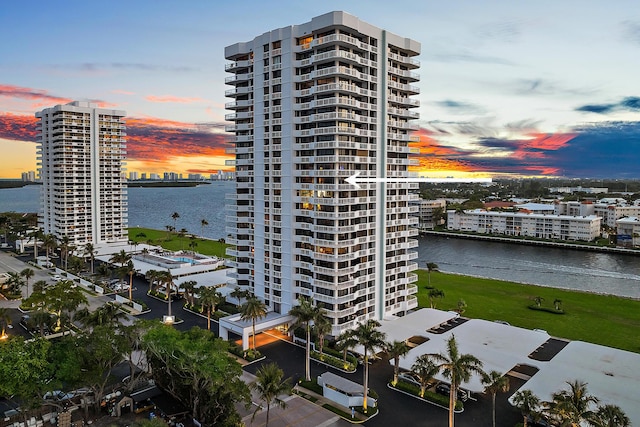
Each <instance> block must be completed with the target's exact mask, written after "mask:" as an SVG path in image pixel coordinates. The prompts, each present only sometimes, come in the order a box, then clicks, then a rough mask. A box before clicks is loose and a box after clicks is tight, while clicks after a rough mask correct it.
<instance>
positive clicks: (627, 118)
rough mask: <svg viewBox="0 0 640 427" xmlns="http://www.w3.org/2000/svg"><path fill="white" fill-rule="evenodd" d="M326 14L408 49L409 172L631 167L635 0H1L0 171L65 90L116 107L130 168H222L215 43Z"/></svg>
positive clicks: (25, 163)
mask: <svg viewBox="0 0 640 427" xmlns="http://www.w3.org/2000/svg"><path fill="white" fill-rule="evenodd" d="M614 5H615V6H614ZM332 10H345V11H346V12H349V13H351V14H353V15H356V16H358V17H359V18H360V19H362V20H365V21H367V22H369V23H371V24H373V25H376V26H379V27H382V28H385V29H387V30H389V31H391V32H394V33H396V34H399V35H402V36H405V37H410V38H412V39H415V40H417V41H419V42H420V43H421V44H422V54H421V55H420V57H419V58H418V59H419V60H420V61H421V63H422V66H421V68H420V69H419V70H418V72H419V74H420V76H421V81H420V82H418V83H417V85H418V86H419V87H420V89H421V93H420V95H418V96H417V99H419V100H420V102H421V107H420V109H419V113H420V117H421V118H420V120H419V122H418V124H419V125H420V131H419V135H420V137H421V140H420V142H419V143H417V144H416V146H418V147H420V151H421V152H420V155H419V160H420V168H419V169H420V171H421V172H422V173H423V174H427V175H430V176H435V175H458V176H463V175H465V174H466V175H474V174H476V173H481V174H485V176H486V174H488V175H489V176H494V177H498V176H505V175H506V176H523V175H524V176H549V177H554V176H565V177H594V178H603V177H607V178H640V78H639V77H638V76H639V75H640V74H639V70H640V8H639V7H638V5H637V1H636V0H618V1H616V2H615V3H612V2H610V1H590V0H582V1H578V0H575V1H573V0H562V1H558V0H552V1H547V0H541V1H536V2H514V1H508V0H497V1H475V0H469V1H460V0H452V1H446V2H445V1H417V0H416V1H404V0H396V1H393V2H379V1H371V0H361V1H345V0H342V1H334V0H325V1H322V2H299V1H289V0H286V1H277V2H267V1H254V0H245V1H243V2H218V1H204V0H202V1H195V0H194V1H189V2H180V1H127V2H125V1H119V0H112V1H110V2H107V3H104V2H92V1H64V2H35V3H34V2H31V3H30V2H15V1H14V2H4V3H3V5H2V12H0V36H2V43H1V47H0V154H1V155H0V178H18V177H20V174H21V173H22V172H24V171H28V170H35V169H36V144H35V142H34V140H35V118H34V113H35V112H36V111H38V110H41V109H42V108H46V107H50V106H54V105H56V104H60V103H66V102H69V101H71V100H95V101H96V102H101V103H102V104H103V105H106V106H109V107H110V108H116V109H122V110H125V111H126V112H127V133H128V142H127V150H128V159H127V169H128V170H129V171H139V172H156V173H160V174H162V172H165V171H174V172H179V173H185V174H186V173H202V174H206V175H208V174H209V173H215V172H216V171H218V170H219V169H228V168H225V166H224V161H225V159H226V158H229V157H225V154H224V152H225V151H224V150H225V148H226V147H229V141H230V139H231V137H230V135H229V134H226V133H225V132H224V125H225V122H224V115H225V110H224V103H225V102H228V101H230V99H226V98H225V97H224V91H225V89H229V88H230V87H228V86H227V87H225V85H224V78H225V77H226V73H225V72H224V64H225V62H226V61H225V59H224V47H225V46H227V45H230V44H233V43H236V42H239V41H247V40H250V39H253V37H255V36H256V35H259V34H262V33H264V32H266V31H269V30H272V29H275V28H279V27H284V26H287V25H292V24H301V23H304V22H307V21H309V20H310V19H311V18H312V17H314V16H317V15H320V14H323V13H326V12H329V11H332ZM227 156H228V155H227Z"/></svg>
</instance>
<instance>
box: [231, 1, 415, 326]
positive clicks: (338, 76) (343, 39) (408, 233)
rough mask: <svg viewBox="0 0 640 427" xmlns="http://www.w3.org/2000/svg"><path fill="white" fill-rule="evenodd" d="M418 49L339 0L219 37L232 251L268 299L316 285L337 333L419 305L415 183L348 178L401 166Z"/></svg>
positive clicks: (274, 303) (247, 282) (280, 300)
mask: <svg viewBox="0 0 640 427" xmlns="http://www.w3.org/2000/svg"><path fill="white" fill-rule="evenodd" d="M419 53H420V44H419V43H418V42H416V41H413V40H411V39H408V38H404V37H400V36H398V35H395V34H392V33H389V32H387V31H386V30H383V29H381V28H377V27H375V26H373V25H371V24H368V23H366V22H364V21H361V20H360V19H358V18H357V17H355V16H353V15H350V14H348V13H345V12H330V13H327V14H324V15H321V16H318V17H315V18H313V19H312V20H311V21H309V22H306V23H304V24H301V25H292V26H288V27H284V28H279V29H275V30H273V31H269V32H266V33H264V34H262V35H259V36H257V37H255V38H254V39H253V40H250V41H248V42H240V43H236V44H233V45H231V46H228V47H226V49H225V58H226V59H227V60H228V61H231V62H229V63H227V65H226V67H225V69H226V71H227V72H229V73H231V75H230V76H229V77H227V78H226V83H227V84H228V85H230V86H232V88H231V89H229V90H227V91H226V96H227V97H229V98H232V100H231V102H228V103H227V104H226V108H227V109H229V110H231V111H232V113H230V114H228V115H227V116H226V119H227V120H229V121H230V122H232V124H231V125H229V126H227V131H229V132H233V133H234V134H235V139H234V144H235V147H234V148H232V149H230V151H229V153H230V154H235V160H232V161H229V163H228V164H229V165H235V174H236V175H235V177H236V189H235V192H234V193H233V194H232V195H231V196H230V197H229V198H228V205H227V208H228V211H229V212H230V214H229V216H228V219H227V223H228V227H227V233H228V239H227V243H231V244H232V245H234V247H233V248H230V249H228V251H227V253H228V255H231V256H233V257H234V258H233V261H231V262H230V264H231V266H233V267H235V268H236V269H237V271H236V273H235V276H236V277H235V278H236V279H237V283H238V285H240V286H243V287H246V288H249V289H251V290H252V291H253V292H254V293H255V295H256V296H257V297H259V298H260V299H262V300H263V301H265V303H266V304H267V306H268V307H269V308H270V310H272V311H273V312H275V313H282V314H286V313H288V312H289V310H290V309H291V308H292V307H293V306H294V305H295V304H296V303H297V298H298V297H299V296H309V297H312V298H313V300H314V301H315V302H316V303H322V304H323V305H324V308H325V309H326V310H327V313H328V317H329V319H330V321H331V324H332V332H331V333H332V334H333V335H337V334H339V333H341V332H343V331H345V330H348V329H350V328H352V327H354V326H355V325H356V324H357V323H358V322H361V321H364V320H366V319H382V318H385V317H388V316H393V315H402V314H404V313H406V312H407V311H408V310H411V309H413V308H416V307H417V300H416V297H415V293H416V292H417V287H416V285H415V282H416V281H417V276H416V275H415V274H414V273H413V271H414V270H416V269H417V268H418V265H417V263H416V262H415V260H416V258H417V256H418V254H417V252H415V251H413V250H412V249H415V248H416V247H417V246H418V242H417V240H416V239H413V238H412V237H414V236H416V235H417V232H418V230H417V229H416V228H415V226H417V222H418V219H417V217H414V216H413V217H412V216H410V213H415V212H416V211H417V208H416V207H415V206H412V207H410V206H409V202H410V201H412V200H418V196H417V194H413V193H412V192H413V191H416V190H417V189H418V186H417V184H416V183H366V184H361V185H360V188H356V187H354V186H352V185H350V184H348V183H346V182H345V181H344V180H345V178H348V177H349V176H351V175H354V174H355V173H360V176H361V177H378V178H383V177H408V176H409V173H408V171H407V168H408V166H409V165H410V164H413V163H412V161H411V160H409V159H408V156H409V154H410V152H411V151H412V150H411V149H410V148H409V146H408V144H409V142H411V141H416V140H417V137H414V136H411V131H412V130H415V129H417V125H416V124H414V123H412V121H413V120H415V119H417V118H418V114H417V113H416V112H414V111H413V109H414V108H415V107H417V106H418V105H419V102H418V101H417V100H415V99H413V98H412V97H411V96H412V95H415V94H417V93H419V90H418V88H417V87H415V86H413V85H412V83H414V82H416V81H418V80H419V77H418V75H417V74H416V73H415V72H414V70H416V69H417V68H418V67H419V63H418V61H416V59H415V56H417V55H418V54H419Z"/></svg>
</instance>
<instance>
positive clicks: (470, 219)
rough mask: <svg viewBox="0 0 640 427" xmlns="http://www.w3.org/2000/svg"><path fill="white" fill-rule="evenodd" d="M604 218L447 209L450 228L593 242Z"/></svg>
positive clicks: (448, 226) (598, 233)
mask: <svg viewBox="0 0 640 427" xmlns="http://www.w3.org/2000/svg"><path fill="white" fill-rule="evenodd" d="M600 222H601V218H600V217H598V216H595V215H589V216H569V215H544V214H529V213H520V212H517V213H514V212H492V211H485V210H482V209H475V210H468V211H464V212H456V211H452V210H451V211H447V228H448V229H449V230H455V231H471V232H476V233H495V234H505V235H508V236H529V237H538V238H542V239H561V240H580V241H587V242H588V241H591V240H593V239H595V238H597V237H599V236H600Z"/></svg>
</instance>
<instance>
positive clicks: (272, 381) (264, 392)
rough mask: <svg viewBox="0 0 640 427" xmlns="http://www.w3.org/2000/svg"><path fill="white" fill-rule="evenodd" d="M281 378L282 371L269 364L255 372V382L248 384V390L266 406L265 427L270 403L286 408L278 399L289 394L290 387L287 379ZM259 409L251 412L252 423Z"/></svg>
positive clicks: (267, 421) (267, 423)
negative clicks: (256, 395)
mask: <svg viewBox="0 0 640 427" xmlns="http://www.w3.org/2000/svg"><path fill="white" fill-rule="evenodd" d="M282 377H284V372H283V371H282V369H280V368H279V367H278V365H276V364H275V363H269V364H268V365H264V366H262V367H260V369H258V371H257V372H256V380H255V381H254V382H252V383H251V384H249V388H250V389H251V390H253V391H255V392H256V393H257V394H258V398H259V399H260V400H262V401H264V403H265V404H266V407H267V419H266V421H265V427H267V426H268V425H269V409H270V408H271V403H272V402H273V403H274V404H275V405H276V406H278V407H280V408H281V409H285V408H286V407H287V403H286V402H285V401H284V400H282V399H280V396H281V395H283V394H287V395H288V394H290V393H291V386H290V385H289V381H290V379H289V378H287V379H286V380H283V379H282ZM260 409H262V407H261V406H258V407H257V408H256V410H255V411H254V412H253V417H252V418H251V421H252V422H253V420H254V418H255V417H256V414H257V413H258V411H259V410H260Z"/></svg>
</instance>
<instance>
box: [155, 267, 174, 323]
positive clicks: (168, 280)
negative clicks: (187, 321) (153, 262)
mask: <svg viewBox="0 0 640 427" xmlns="http://www.w3.org/2000/svg"><path fill="white" fill-rule="evenodd" d="M157 280H158V282H159V283H160V284H162V285H164V286H165V290H166V291H167V316H168V317H169V318H171V316H172V314H171V292H172V291H173V288H172V286H173V276H172V275H171V270H169V269H167V270H166V271H160V272H159V273H158V277H157Z"/></svg>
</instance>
